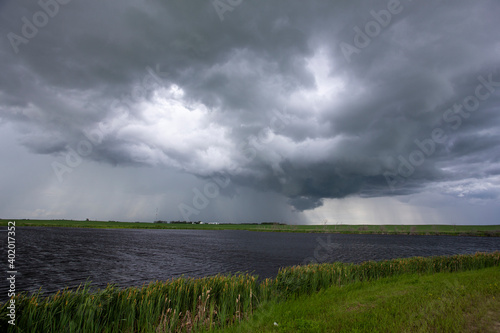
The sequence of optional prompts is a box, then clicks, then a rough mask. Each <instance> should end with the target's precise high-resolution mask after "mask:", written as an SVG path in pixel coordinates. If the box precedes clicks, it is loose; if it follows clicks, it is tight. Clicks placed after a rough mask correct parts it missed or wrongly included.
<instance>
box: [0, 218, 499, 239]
mask: <svg viewBox="0 0 500 333" xmlns="http://www.w3.org/2000/svg"><path fill="white" fill-rule="evenodd" d="M8 221H12V220H6V219H0V226H7V223H8ZM15 221H16V226H17V227H62V228H67V227H70V228H91V229H162V230H247V231H257V232H291V233H295V232H298V233H331V234H356V235H374V234H376V235H420V236H468V237H500V225H444V224H441V225H431V224H429V225H287V224H277V223H276V224H272V223H264V224H257V223H252V224H250V223H241V224H236V223H235V224H230V223H220V224H208V223H205V224H188V223H148V222H117V221H77V220H31V219H19V220H15Z"/></svg>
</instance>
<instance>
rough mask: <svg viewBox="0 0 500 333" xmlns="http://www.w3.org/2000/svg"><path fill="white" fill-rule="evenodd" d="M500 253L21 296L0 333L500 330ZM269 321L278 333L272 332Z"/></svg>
mask: <svg viewBox="0 0 500 333" xmlns="http://www.w3.org/2000/svg"><path fill="white" fill-rule="evenodd" d="M499 265H500V252H494V253H476V254H474V255H455V256H437V257H426V258H423V257H414V258H405V259H394V260H386V261H379V262H373V261H369V262H364V263H361V264H357V265H356V264H349V263H340V262H336V263H332V264H315V265H307V266H293V267H285V268H282V269H280V271H279V272H278V275H277V276H276V278H274V279H265V280H264V281H261V282H258V279H257V277H256V276H253V275H248V274H245V275H232V276H229V275H218V276H213V277H206V278H200V279H194V278H178V279H173V280H170V281H165V282H160V281H157V282H152V283H150V284H149V285H144V286H143V287H142V288H137V287H130V288H125V289H120V288H118V287H116V286H113V285H110V286H108V287H107V288H105V289H101V290H93V291H92V290H91V288H90V286H89V285H85V286H81V287H80V288H79V289H77V290H67V289H66V290H62V291H59V292H57V293H56V294H53V295H43V294H34V295H27V294H18V295H16V297H15V298H13V300H14V301H15V306H16V312H15V320H16V322H15V323H16V326H12V325H9V324H8V320H9V317H8V316H7V315H8V314H9V309H8V304H10V301H9V302H6V303H4V304H0V331H2V332H206V331H212V332H219V331H221V330H224V329H227V332H265V331H270V332H333V331H339V332H342V331H344V332H378V331H379V332H404V331H411V332H413V331H419V332H442V331H448V332H473V331H478V332H484V331H488V330H490V329H492V331H495V330H494V329H498V327H499V326H498V325H499V324H500V323H499V321H498V318H499V314H500V282H499V281H500V269H499ZM275 322H276V324H277V326H276V325H275V324H274V323H275Z"/></svg>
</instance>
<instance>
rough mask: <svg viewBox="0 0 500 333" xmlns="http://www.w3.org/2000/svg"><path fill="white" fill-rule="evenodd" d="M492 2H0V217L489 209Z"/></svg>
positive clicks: (330, 216) (493, 149) (492, 184)
mask: <svg viewBox="0 0 500 333" xmlns="http://www.w3.org/2000/svg"><path fill="white" fill-rule="evenodd" d="M499 14H500V3H499V2H498V1H493V0H492V1H444V0H443V1H410V0H401V1H394V0H390V1H387V0H384V1H327V0H322V1H319V0H311V1H301V0H287V1H284V0H283V1H281V0H275V1H250V0H216V1H191V0H188V1H186V0H182V1H181V0H168V1H166V0H165V1H159V0H143V1H131V0H122V1H110V0H104V1H103V0H99V1H97V0H86V1H83V0H57V1H56V0H41V1H39V2H37V1H27V0H17V1H13V0H3V1H0V34H1V39H0V66H1V76H0V156H1V160H0V185H1V189H2V191H1V192H0V218H12V219H14V218H43V219H49V218H65V219H85V218H89V219H97V220H122V221H153V220H155V219H161V220H194V221H197V220H202V221H222V222H262V221H279V222H287V223H324V222H325V221H326V222H328V223H331V224H335V223H343V224H352V223H368V224H381V223H385V224H388V223H391V224H410V223H413V224H419V223H449V224H453V223H456V224H498V221H499V220H500V219H499V218H500V200H499V198H500V148H499V146H498V143H499V142H500V127H499V126H500V66H499V65H500V38H499V34H498V32H499V31H500V21H499V20H498V17H499Z"/></svg>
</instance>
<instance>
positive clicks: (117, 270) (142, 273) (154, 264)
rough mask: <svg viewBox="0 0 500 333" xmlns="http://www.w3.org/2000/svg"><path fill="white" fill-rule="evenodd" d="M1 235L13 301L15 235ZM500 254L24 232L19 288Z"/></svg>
mask: <svg viewBox="0 0 500 333" xmlns="http://www.w3.org/2000/svg"><path fill="white" fill-rule="evenodd" d="M2 229H3V230H2V232H1V233H0V246H1V248H2V252H1V253H2V257H1V258H3V259H1V260H2V261H3V262H4V264H3V266H2V267H4V269H3V271H4V275H5V278H2V281H3V282H1V283H0V299H1V300H5V299H6V298H7V290H8V284H7V280H6V277H7V273H6V271H7V270H8V268H7V251H6V248H7V233H6V232H5V231H4V229H5V228H2ZM496 250H500V238H498V237H452V236H391V235H338V234H312V233H309V234H308V233H267V232H252V231H233V230H224V231H204V230H135V229H76V228H41V227H17V228H16V269H17V271H18V274H17V277H16V289H17V292H19V291H36V290H38V289H39V288H40V287H43V290H44V291H46V292H54V291H55V290H58V289H61V288H64V287H66V286H68V287H73V286H77V285H79V284H80V283H82V282H85V281H86V280H87V279H89V280H90V281H92V283H93V284H94V285H96V286H106V285H107V284H108V283H116V284H118V285H120V286H123V287H126V286H136V285H142V284H143V283H148V282H150V281H152V280H167V279H170V278H172V277H178V276H180V275H183V274H184V275H186V276H192V277H201V276H207V275H214V274H217V273H229V272H233V273H234V272H238V271H248V272H253V273H254V274H257V275H259V276H260V277H271V276H274V275H276V273H277V272H278V269H279V268H280V267H282V266H290V265H295V264H301V263H304V262H309V261H317V262H333V261H343V262H355V263H356V262H362V261H366V260H382V259H391V258H401V257H411V256H432V255H451V254H466V253H475V252H477V251H488V252H490V251H496Z"/></svg>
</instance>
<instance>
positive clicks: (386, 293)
mask: <svg viewBox="0 0 500 333" xmlns="http://www.w3.org/2000/svg"><path fill="white" fill-rule="evenodd" d="M274 323H276V324H274ZM499 331H500V269H499V268H498V267H493V268H485V269H481V270H475V271H468V272H460V273H458V272H455V273H436V274H433V275H419V274H410V275H402V276H397V277H389V278H384V279H380V280H377V281H371V282H369V283H367V282H356V283H352V284H348V285H344V286H342V287H332V288H328V289H324V290H322V291H320V292H318V293H316V294H313V295H309V296H301V297H298V298H297V299H294V300H289V301H286V302H282V303H269V304H267V305H265V306H263V307H262V308H261V309H259V310H258V311H256V313H255V314H254V315H253V316H252V318H251V319H250V320H248V321H245V322H242V323H240V324H239V325H234V326H232V327H230V328H227V329H225V330H223V332H226V333H229V332H293V333H296V332H370V333H371V332H384V333H385V332H499Z"/></svg>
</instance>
